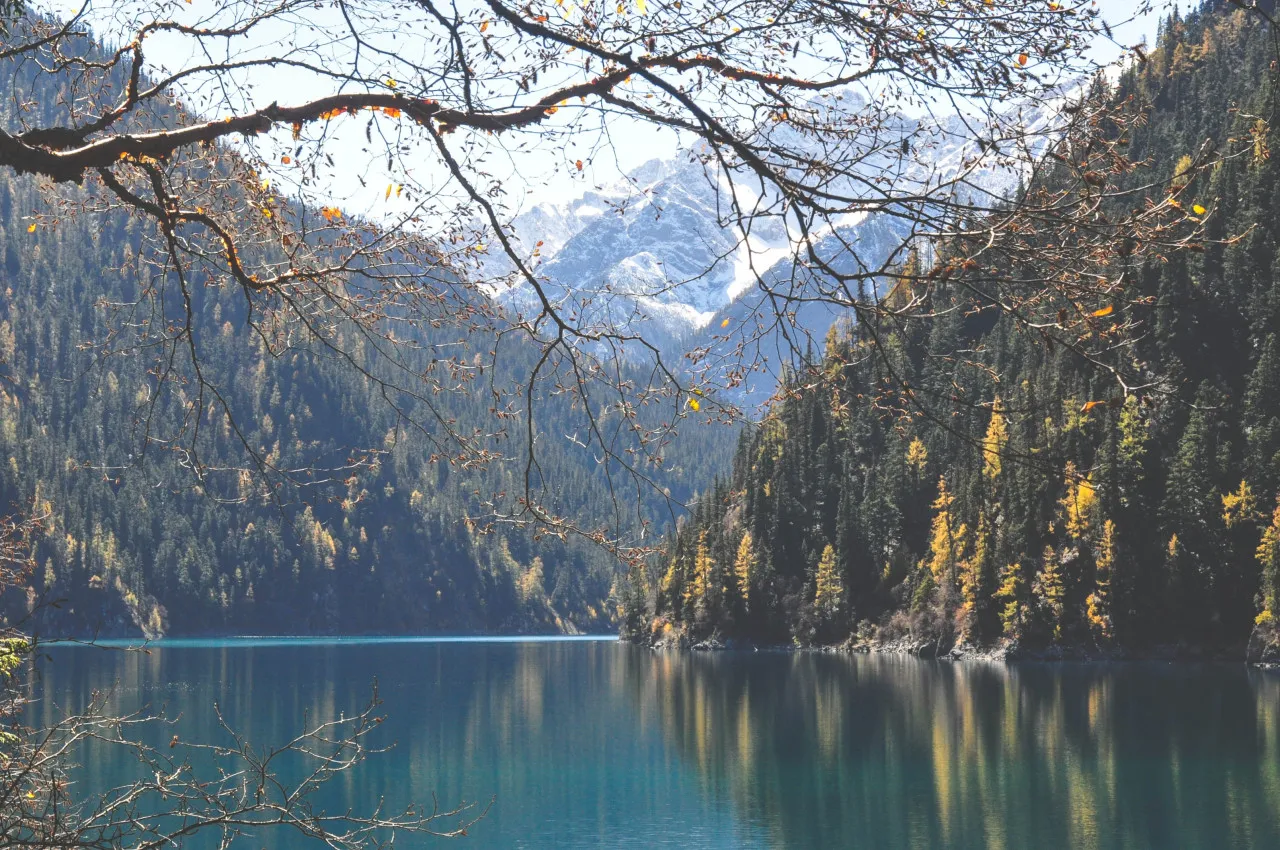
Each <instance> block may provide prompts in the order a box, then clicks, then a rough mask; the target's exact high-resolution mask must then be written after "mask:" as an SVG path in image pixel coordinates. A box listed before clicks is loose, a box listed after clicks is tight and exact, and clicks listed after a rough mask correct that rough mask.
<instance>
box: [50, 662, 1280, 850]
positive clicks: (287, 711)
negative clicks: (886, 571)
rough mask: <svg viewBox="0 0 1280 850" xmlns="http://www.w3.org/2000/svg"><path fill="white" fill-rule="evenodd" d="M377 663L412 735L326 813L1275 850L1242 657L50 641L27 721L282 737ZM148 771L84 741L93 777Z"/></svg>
mask: <svg viewBox="0 0 1280 850" xmlns="http://www.w3.org/2000/svg"><path fill="white" fill-rule="evenodd" d="M374 676H377V677H378V678H379V680H380V682H381V688H382V692H383V696H384V697H385V698H386V701H387V705H386V708H387V712H388V715H389V718H390V719H389V721H388V722H387V723H386V724H385V729H384V732H385V734H386V736H387V741H388V742H389V741H391V740H395V741H396V742H398V746H397V748H396V749H395V750H394V751H393V752H392V753H391V754H390V756H389V757H387V758H383V759H381V760H380V761H378V762H375V763H373V764H371V765H368V766H367V767H368V769H366V770H364V771H363V772H362V773H361V774H359V776H358V777H352V778H348V779H346V780H344V782H345V785H344V786H343V787H342V788H335V789H334V791H335V795H334V797H333V800H332V802H333V804H334V805H335V806H336V805H342V806H343V807H345V806H346V805H348V804H351V805H357V806H358V805H360V804H361V803H362V802H370V801H373V800H375V799H377V798H378V797H379V796H382V795H385V796H386V797H387V798H388V799H389V800H390V801H393V802H396V801H399V802H407V801H409V800H419V801H421V800H430V799H431V797H432V795H433V794H435V795H437V796H438V797H439V799H440V800H441V801H442V802H456V801H458V800H463V799H466V800H478V801H487V800H488V799H489V797H490V796H496V798H497V804H496V806H495V808H494V809H493V811H492V813H491V815H490V816H489V817H488V818H487V819H486V820H485V821H484V822H483V823H482V824H480V826H479V827H478V828H477V829H476V830H475V831H474V833H473V835H474V836H475V845H476V846H482V847H486V848H488V847H495V848H504V847H516V848H551V847H556V848H562V847H583V848H587V847H593V848H594V847H606V846H607V847H646V848H647V847H672V848H675V847H679V848H739V847H772V848H831V847H866V848H886V847H903V848H935V847H954V848H1025V847H1037V848H1059V847H1060V848H1073V850H1075V848H1168V847H1184V848H1186V847H1204V848H1209V847H1214V848H1218V847H1242V848H1243V847H1269V846H1280V737H1278V734H1280V733H1278V717H1277V715H1278V714H1280V676H1276V675H1273V674H1265V673H1257V672H1250V671H1247V670H1245V669H1243V668H1223V667H1202V668H1187V667H1180V666H1155V665H1151V666H1147V665H1124V666H1112V667H1088V666H1071V665H1066V666H1038V665H1026V666H1012V667H1004V666H997V665H980V664H974V665H952V664H946V663H931V662H922V661H917V660H914V659H908V658H896V657H865V656H858V657H845V656H834V655H813V654H805V655H791V654H766V653H761V654H755V655H715V656H707V655H694V656H690V655H683V654H676V653H667V654H664V653H658V654H654V653H650V652H648V651H645V650H638V649H635V648H632V647H627V646H622V645H618V644H613V643H577V644H562V643H528V644H458V643H452V644H382V645H380V644H361V645H342V644H337V645H322V646H316V645H309V646H289V645H283V646H281V645H271V646H256V647H255V646H250V645H238V646H234V647H227V646H221V647H212V648H210V647H184V648H160V649H154V650H153V651H152V653H151V655H138V654H128V655H124V654H120V653H109V654H104V653H101V652H97V651H93V650H84V649H75V650H62V651H58V652H56V653H54V660H53V663H52V665H51V666H50V667H49V669H48V672H47V676H46V679H45V681H44V685H43V687H44V693H45V696H46V699H45V700H44V701H42V702H41V703H40V704H39V706H38V709H37V710H38V711H39V712H43V713H44V716H45V718H46V719H52V718H53V717H54V716H56V714H57V713H58V712H59V711H61V710H64V709H65V708H66V707H69V706H74V705H79V704H83V702H84V700H85V699H86V697H87V695H88V693H89V692H90V691H91V690H93V689H95V688H98V689H104V688H108V687H113V686H114V687H115V689H116V695H117V696H116V699H117V707H118V709H119V710H131V709H133V708H136V707H139V706H142V705H148V704H149V705H151V706H154V707H159V706H162V705H163V706H167V709H168V711H169V713H170V714H176V713H178V712H181V714H182V719H181V721H180V723H179V726H180V733H181V734H182V735H183V736H184V738H186V737H205V738H207V737H208V735H209V734H210V733H209V730H211V729H213V728H214V722H215V716H214V713H213V712H214V708H213V705H214V702H215V701H216V702H217V703H218V705H219V706H220V707H221V708H222V711H223V713H224V715H225V716H226V717H227V718H228V720H229V721H230V722H231V723H232V724H233V725H234V726H236V727H237V728H239V729H241V730H242V731H244V732H245V733H246V734H247V735H248V736H250V737H251V738H253V739H255V740H259V741H264V742H265V741H279V740H282V739H284V738H285V737H286V736H288V735H290V734H292V733H294V732H295V731H296V730H297V729H298V726H299V724H300V722H301V718H302V716H303V714H304V713H306V712H310V713H311V716H312V717H316V718H320V719H329V718H334V717H337V716H341V715H342V714H343V713H351V712H354V711H356V710H358V709H359V708H360V707H361V706H362V705H363V702H364V700H365V699H366V698H367V696H368V692H369V683H370V681H371V679H372V678H373V677H374ZM166 734H167V731H166V732H157V742H159V741H160V740H161V739H164V740H167V738H164V736H165V735H166ZM133 767H134V765H133V763H131V759H130V758H129V757H128V756H127V754H124V753H110V752H95V753H90V754H87V757H86V758H85V769H84V775H83V777H82V779H83V781H84V784H85V787H93V788H105V787H108V786H109V785H112V784H118V783H119V782H121V781H124V780H125V779H127V778H128V776H129V771H130V770H131V769H133ZM264 844H265V845H267V846H271V845H270V844H269V842H265V841H258V842H255V844H254V846H263V845H264ZM274 846H277V847H283V846H294V845H293V844H292V843H290V842H277V843H276V844H275V845H274Z"/></svg>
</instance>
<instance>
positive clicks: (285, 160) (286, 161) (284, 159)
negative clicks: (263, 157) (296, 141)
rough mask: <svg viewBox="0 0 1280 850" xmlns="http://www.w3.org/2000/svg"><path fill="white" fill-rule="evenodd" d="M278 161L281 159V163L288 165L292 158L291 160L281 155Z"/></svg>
mask: <svg viewBox="0 0 1280 850" xmlns="http://www.w3.org/2000/svg"><path fill="white" fill-rule="evenodd" d="M280 161H281V162H282V163H284V164H285V165H288V164H289V163H291V162H293V160H292V159H290V158H289V157H288V156H282V157H280Z"/></svg>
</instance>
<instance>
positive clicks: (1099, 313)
mask: <svg viewBox="0 0 1280 850" xmlns="http://www.w3.org/2000/svg"><path fill="white" fill-rule="evenodd" d="M1115 309H1116V308H1115V305H1113V304H1108V305H1107V306H1105V307H1103V308H1102V309H1101V310H1094V311H1093V313H1092V314H1091V315H1092V316H1093V317H1094V318H1095V319H1101V318H1102V317H1103V316H1110V315H1111V314H1112V313H1114V312H1115Z"/></svg>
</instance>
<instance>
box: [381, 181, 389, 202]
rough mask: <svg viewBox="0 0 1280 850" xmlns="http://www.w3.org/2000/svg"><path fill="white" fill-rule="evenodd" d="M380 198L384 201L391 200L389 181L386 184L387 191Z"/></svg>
mask: <svg viewBox="0 0 1280 850" xmlns="http://www.w3.org/2000/svg"><path fill="white" fill-rule="evenodd" d="M382 200H384V201H389V200H391V184H390V183H388V184H387V192H386V194H385V195H383V196H382Z"/></svg>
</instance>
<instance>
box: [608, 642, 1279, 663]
mask: <svg viewBox="0 0 1280 850" xmlns="http://www.w3.org/2000/svg"><path fill="white" fill-rule="evenodd" d="M619 641H620V642H622V643H629V644H631V645H633V646H641V647H646V648H648V649H651V650H654V651H678V652H690V653H717V652H730V653H732V652H796V653H802V652H803V653H808V652H814V653H826V654H844V655H909V656H911V657H913V658H918V659H921V660H925V661H951V662H972V661H982V662H988V663H1002V664H1007V663H1019V662H1038V663H1048V664H1051V663H1058V662H1066V663H1083V664H1107V663H1116V662H1167V663H1176V664H1243V665H1246V666H1249V667H1255V668H1258V669H1264V670H1272V669H1280V652H1278V651H1277V650H1276V649H1274V648H1271V649H1269V651H1268V652H1266V653H1263V654H1262V655H1261V656H1257V657H1250V655H1251V653H1250V652H1249V651H1248V649H1247V648H1246V647H1243V646H1240V647H1228V648H1214V649H1210V648H1206V647H1198V646H1191V645H1187V644H1173V645H1157V646H1150V647H1141V648H1129V647H1101V646H1087V645H1080V644H1055V645H1052V646H1046V647H1029V646H1021V645H1018V644H1016V643H1000V644H995V645H990V646H977V645H973V644H958V645H952V646H950V647H948V646H946V645H939V642H938V641H931V640H925V639H920V638H915V639H913V638H896V639H893V640H884V641H881V640H873V641H866V640H862V641H859V640H855V639H853V638H850V639H849V640H846V641H844V642H842V643H837V644H823V645H813V646H800V645H797V644H784V643H757V642H755V641H750V640H739V639H733V638H730V639H727V640H726V639H721V638H719V637H716V636H712V637H710V638H707V639H704V640H700V641H690V640H688V639H686V638H683V637H668V638H664V639H659V640H656V641H642V640H641V641H637V640H631V639H628V638H625V637H620V638H619Z"/></svg>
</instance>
